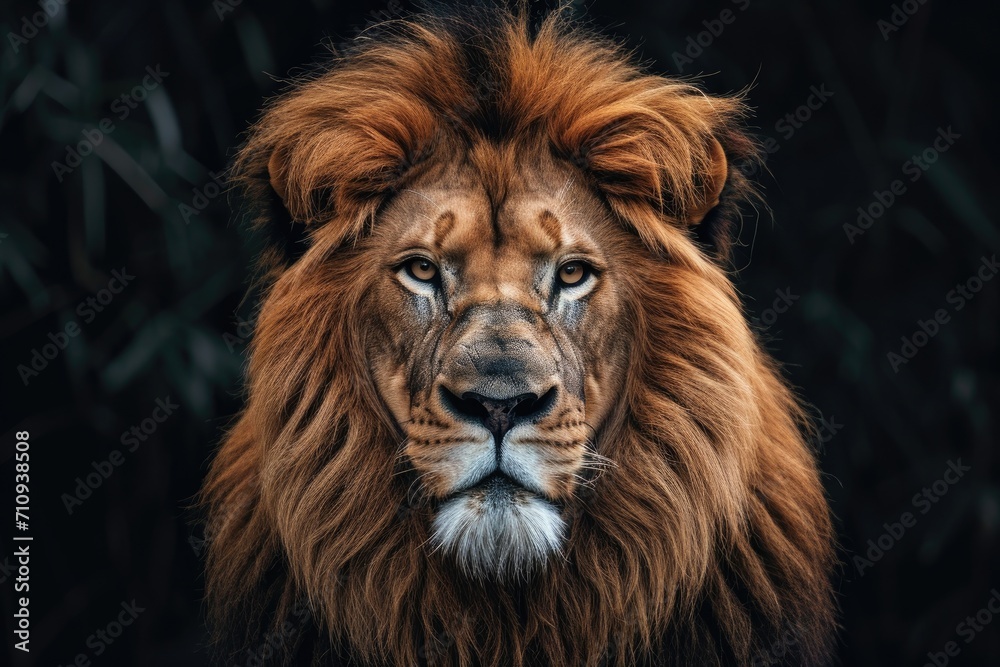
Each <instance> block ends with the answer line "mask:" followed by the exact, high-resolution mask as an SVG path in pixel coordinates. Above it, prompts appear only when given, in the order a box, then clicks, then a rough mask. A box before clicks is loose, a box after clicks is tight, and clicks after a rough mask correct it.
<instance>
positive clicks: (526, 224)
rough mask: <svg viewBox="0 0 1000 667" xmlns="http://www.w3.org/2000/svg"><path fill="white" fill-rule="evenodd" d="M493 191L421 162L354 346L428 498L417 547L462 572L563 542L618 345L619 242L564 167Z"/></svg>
mask: <svg viewBox="0 0 1000 667" xmlns="http://www.w3.org/2000/svg"><path fill="white" fill-rule="evenodd" d="M514 171H515V172H517V173H518V174H519V177H518V179H517V181H516V182H515V183H513V184H510V185H509V186H508V187H507V189H506V192H505V196H504V198H503V200H502V201H490V198H489V197H488V194H487V192H488V190H487V189H486V188H485V187H484V185H483V183H482V177H481V176H479V173H480V172H479V171H478V170H477V169H476V168H475V167H473V166H471V165H469V164H468V163H465V164H464V166H463V165H461V164H460V165H459V166H452V167H449V168H443V169H435V170H433V171H432V172H431V173H429V174H426V175H424V176H423V177H422V178H421V179H419V180H417V181H416V182H414V183H412V184H411V185H410V186H409V187H407V188H405V189H403V190H402V191H401V192H400V194H399V195H398V196H397V197H396V198H395V200H394V202H393V203H392V204H391V205H390V206H388V207H387V209H386V211H385V212H384V214H383V215H382V216H381V219H380V220H379V221H378V223H377V231H376V232H375V234H376V238H375V239H373V243H372V246H373V247H377V248H379V252H380V253H381V256H380V257H378V259H377V260H376V261H378V262H379V263H380V264H381V265H382V266H383V267H384V270H383V271H381V273H380V274H379V278H378V279H377V283H376V284H375V285H374V286H373V289H372V290H371V299H370V302H369V305H368V308H370V309H372V310H373V311H375V312H376V313H377V314H376V315H375V316H374V317H373V319H372V321H371V327H372V328H371V331H370V334H369V336H368V337H367V352H368V359H369V364H370V367H371V369H372V374H373V376H374V378H375V382H376V386H377V388H378V391H379V393H380V395H381V397H382V398H383V400H384V401H385V403H386V404H387V405H388V407H389V409H390V410H391V412H392V414H393V416H394V417H395V419H396V420H397V422H398V424H399V426H400V427H401V428H402V431H403V433H404V434H405V437H406V441H405V445H404V447H403V452H404V455H405V458H406V459H407V462H408V463H409V464H410V465H411V466H412V468H413V470H414V471H415V473H416V476H417V479H418V481H417V483H418V484H419V485H420V486H421V489H422V490H423V491H424V492H425V493H426V494H427V495H428V496H429V497H430V498H432V499H433V500H434V501H435V505H436V515H435V518H434V523H433V542H434V543H435V544H436V545H437V546H439V547H440V548H441V549H443V550H444V551H445V552H448V553H450V554H452V555H454V556H455V557H456V558H457V560H458V562H459V564H460V565H461V566H462V567H463V569H464V570H466V571H467V572H468V573H470V574H472V575H474V576H499V577H503V576H505V575H509V574H516V573H518V572H521V571H523V570H526V569H528V568H530V567H532V566H535V565H538V564H540V563H541V562H543V561H544V559H545V558H546V557H548V556H549V555H550V554H552V553H553V552H555V551H557V550H558V549H559V548H560V546H561V542H562V538H563V531H564V522H563V519H562V518H561V517H560V509H559V507H560V504H561V503H562V502H563V501H565V500H567V499H568V498H570V497H571V496H572V494H573V493H574V490H575V489H576V488H577V486H578V485H579V484H580V483H582V482H583V481H584V480H586V478H587V474H588V472H589V471H591V470H593V469H594V468H595V465H596V462H595V453H594V451H593V440H594V436H595V433H596V431H597V430H598V429H600V426H601V423H602V421H603V420H604V418H605V417H606V415H607V414H608V413H609V411H610V410H611V408H612V407H613V406H614V405H615V399H616V397H617V396H618V395H619V388H620V385H621V378H622V375H623V373H624V369H625V362H626V354H627V350H628V341H629V333H628V327H627V326H625V322H624V321H623V319H624V318H623V304H622V294H621V289H620V287H619V285H618V284H617V283H618V280H619V274H620V272H621V271H622V266H621V262H620V260H619V257H618V254H619V253H618V252H616V250H619V249H622V250H623V249H624V247H625V246H627V245H628V243H629V239H628V237H627V235H626V234H625V233H624V232H623V231H621V230H620V227H618V226H616V225H614V224H612V223H611V222H610V221H609V219H608V216H607V214H606V212H605V209H604V208H603V206H602V205H601V204H600V202H599V200H598V199H597V198H596V197H595V196H594V195H593V194H592V193H590V192H589V191H588V190H587V189H586V188H585V187H584V186H583V185H582V184H581V183H580V180H581V179H580V177H579V174H576V173H574V171H573V170H572V168H571V167H569V166H568V165H560V164H557V163H556V162H554V161H552V160H551V159H549V160H547V161H542V160H537V161H535V160H531V161H528V160H525V161H523V162H522V164H520V165H519V167H518V168H516V169H515V170H514Z"/></svg>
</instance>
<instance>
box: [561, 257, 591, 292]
mask: <svg viewBox="0 0 1000 667" xmlns="http://www.w3.org/2000/svg"><path fill="white" fill-rule="evenodd" d="M590 273H591V268H590V265H588V264H587V263H586V262H582V261H580V260H573V261H571V262H566V263H565V264H563V265H562V266H560V267H559V284H560V285H562V286H563V287H573V286H574V285H579V284H581V283H582V282H583V281H584V280H586V279H587V276H589V275H590Z"/></svg>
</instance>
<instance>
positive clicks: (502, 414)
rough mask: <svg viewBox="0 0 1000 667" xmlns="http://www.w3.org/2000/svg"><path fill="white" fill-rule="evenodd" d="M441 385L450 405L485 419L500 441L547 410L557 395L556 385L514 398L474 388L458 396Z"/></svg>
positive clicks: (470, 416) (482, 419) (472, 415)
mask: <svg viewBox="0 0 1000 667" xmlns="http://www.w3.org/2000/svg"><path fill="white" fill-rule="evenodd" d="M441 389H442V395H443V398H444V401H445V403H446V404H447V405H448V407H450V408H451V409H452V410H453V411H454V412H455V413H457V414H458V415H460V416H462V417H465V418H466V419H470V420H475V421H479V422H481V423H482V424H483V426H485V427H486V428H487V429H488V430H489V431H490V433H492V434H493V437H494V439H495V440H496V442H498V443H499V442H501V441H502V440H503V436H504V434H505V433H507V431H509V430H510V429H512V428H514V426H516V425H517V424H520V423H522V422H529V421H531V420H533V419H535V418H537V417H539V416H541V415H542V414H544V413H545V412H546V411H547V410H548V409H549V408H550V407H551V406H552V404H553V403H554V402H555V397H556V388H555V387H552V388H551V389H549V390H548V391H546V392H545V393H544V394H542V395H541V396H539V395H538V394H534V393H527V394H520V395H518V396H514V397H512V398H490V397H488V396H483V395H482V394H477V393H476V392H474V391H467V392H465V393H464V394H462V396H461V397H458V396H456V395H455V394H454V393H452V392H451V391H449V390H448V389H447V388H445V387H442V388H441Z"/></svg>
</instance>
